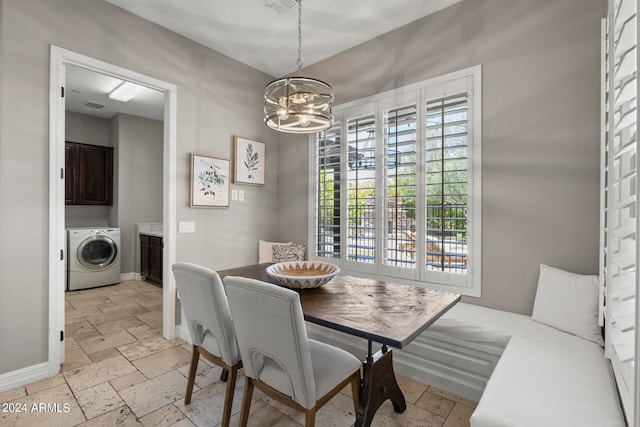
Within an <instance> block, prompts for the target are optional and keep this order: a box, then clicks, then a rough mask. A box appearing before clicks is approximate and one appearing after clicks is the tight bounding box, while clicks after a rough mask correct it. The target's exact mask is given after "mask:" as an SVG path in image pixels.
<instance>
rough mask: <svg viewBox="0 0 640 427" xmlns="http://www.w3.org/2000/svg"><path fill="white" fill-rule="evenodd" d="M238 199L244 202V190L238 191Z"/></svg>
mask: <svg viewBox="0 0 640 427" xmlns="http://www.w3.org/2000/svg"><path fill="white" fill-rule="evenodd" d="M238 200H240V201H241V202H244V190H240V191H238Z"/></svg>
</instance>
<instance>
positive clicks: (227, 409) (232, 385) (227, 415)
mask: <svg viewBox="0 0 640 427" xmlns="http://www.w3.org/2000/svg"><path fill="white" fill-rule="evenodd" d="M227 372H229V376H228V378H227V394H226V395H225V397H224V410H223V412H222V427H229V420H230V419H231V407H232V406H233V395H234V393H235V391H236V379H237V378H238V365H234V366H232V367H231V368H230V369H228V370H227Z"/></svg>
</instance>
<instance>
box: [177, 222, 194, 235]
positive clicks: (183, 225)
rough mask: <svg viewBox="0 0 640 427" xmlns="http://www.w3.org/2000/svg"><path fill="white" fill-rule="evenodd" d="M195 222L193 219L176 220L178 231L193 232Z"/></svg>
mask: <svg viewBox="0 0 640 427" xmlns="http://www.w3.org/2000/svg"><path fill="white" fill-rule="evenodd" d="M195 231H196V224H195V223H194V222H193V221H187V222H183V221H180V222H178V233H195Z"/></svg>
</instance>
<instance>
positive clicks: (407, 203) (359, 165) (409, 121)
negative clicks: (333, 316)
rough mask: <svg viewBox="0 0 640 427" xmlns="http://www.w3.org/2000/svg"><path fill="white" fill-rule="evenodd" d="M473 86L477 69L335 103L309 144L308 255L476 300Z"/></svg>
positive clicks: (477, 134) (477, 139) (476, 107)
mask: <svg viewBox="0 0 640 427" xmlns="http://www.w3.org/2000/svg"><path fill="white" fill-rule="evenodd" d="M480 82H481V69H480V66H475V67H471V68H468V69H465V70H461V71H457V72H454V73H450V74H448V75H446V76H441V77H437V78H434V79H430V80H427V81H425V82H421V83H417V84H414V85H411V86H408V87H405V88H401V89H397V90H393V91H389V92H385V93H383V94H379V95H374V96H372V97H369V98H366V99H364V100H359V101H354V102H353V103H350V104H348V105H346V106H342V107H335V108H334V114H335V117H336V120H337V123H338V124H336V126H335V127H333V128H331V129H329V130H327V131H326V132H321V133H319V134H318V135H316V136H315V144H313V145H312V147H313V148H312V150H311V164H312V165H313V166H314V168H313V169H312V171H313V172H312V175H311V182H312V186H311V188H310V189H311V193H312V197H311V198H310V201H309V206H310V209H309V212H310V213H311V215H312V216H310V219H311V220H312V221H313V224H314V227H313V232H312V233H310V235H309V241H313V242H314V245H313V246H314V249H313V251H311V252H310V257H311V258H312V259H322V260H325V261H329V262H333V263H335V264H337V265H339V266H340V268H341V269H343V271H345V272H352V273H360V274H361V275H364V276H366V277H373V278H380V279H385V278H386V279H391V280H393V279H402V280H401V282H403V283H410V284H414V285H418V286H420V285H422V286H429V287H432V288H436V289H442V290H448V291H453V292H458V293H462V294H464V295H472V296H480V281H481V265H480V256H479V254H480V250H481V242H480V237H481V224H480V222H481V215H480V213H481V207H480V204H481V200H482V195H481V188H482V182H481V181H482V176H481V173H480V166H481V164H482V161H481V146H480V143H481V135H482V132H481V120H480V117H481V114H480V113H481V112H480V109H481V105H482V103H481V96H480V95H481V93H480ZM338 156H339V158H338ZM436 175H437V178H436V179H435V180H434V179H433V178H432V177H433V176H436ZM436 181H437V182H436ZM432 184H434V185H432ZM435 184H437V185H435ZM436 187H437V189H436ZM436 193H437V194H436ZM431 196H433V197H431ZM434 197H435V199H437V200H435V199H434V200H435V201H434V200H432V198H434ZM428 198H429V200H427V199H428ZM474 224H475V225H474ZM467 260H469V262H467ZM399 281H400V280H399Z"/></svg>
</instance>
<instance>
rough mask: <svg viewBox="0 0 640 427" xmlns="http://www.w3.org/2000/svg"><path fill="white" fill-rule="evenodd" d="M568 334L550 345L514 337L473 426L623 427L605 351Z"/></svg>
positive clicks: (496, 370)
mask: <svg viewBox="0 0 640 427" xmlns="http://www.w3.org/2000/svg"><path fill="white" fill-rule="evenodd" d="M532 323H533V322H532ZM560 333H561V332H560ZM563 335H564V339H563V340H561V341H557V340H553V341H548V342H544V341H540V340H531V339H528V338H524V337H522V336H513V337H512V338H511V340H510V342H509V345H508V346H507V348H506V349H505V351H504V353H503V354H502V357H501V358H500V361H499V362H498V365H497V366H496V368H495V369H494V371H493V373H492V374H491V378H490V379H489V381H488V383H487V386H486V388H485V390H484V393H483V395H482V398H481V399H480V402H479V403H478V407H477V408H476V410H475V411H474V413H473V415H472V416H471V427H529V426H530V427H540V426H580V427H588V426H593V427H608V426H611V427H614V426H615V427H618V426H624V425H625V422H624V417H623V414H622V409H621V407H620V402H619V400H618V393H617V391H616V386H615V382H614V378H613V373H612V371H611V365H610V363H609V361H608V360H607V359H605V357H604V354H603V351H602V348H601V347H600V346H598V345H597V344H594V343H592V342H589V341H586V340H583V339H581V338H578V337H575V336H572V335H569V334H563Z"/></svg>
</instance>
